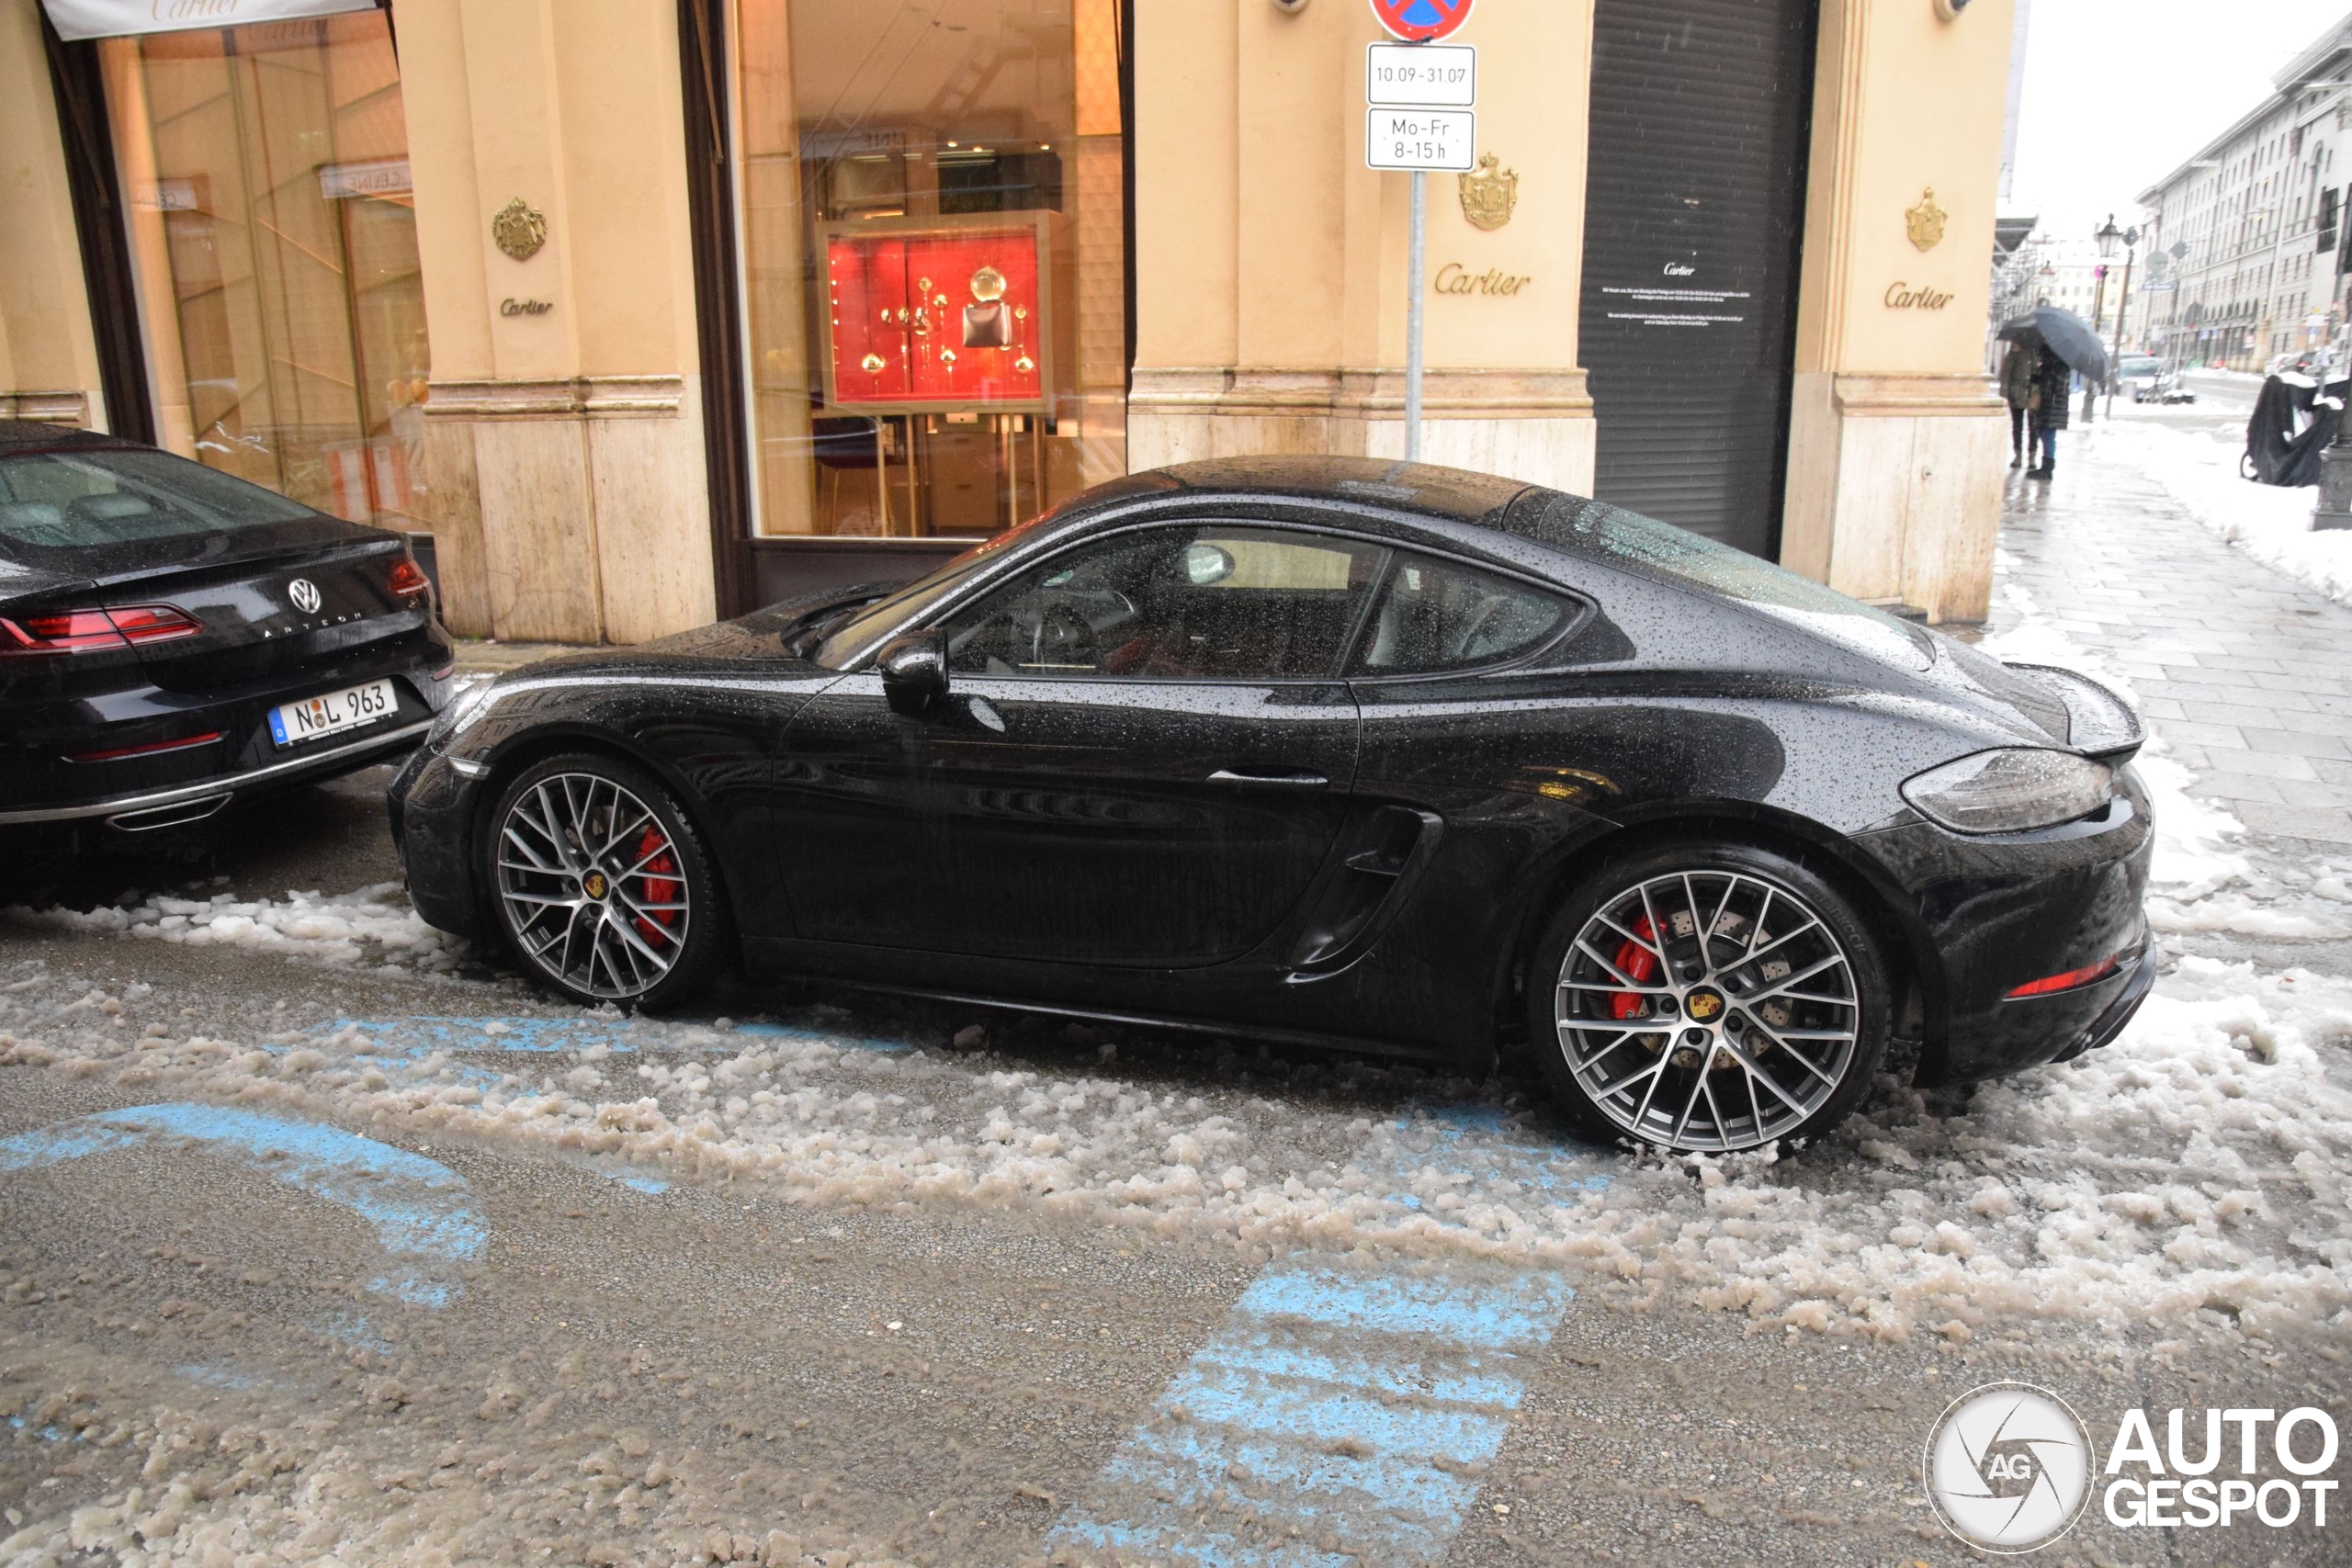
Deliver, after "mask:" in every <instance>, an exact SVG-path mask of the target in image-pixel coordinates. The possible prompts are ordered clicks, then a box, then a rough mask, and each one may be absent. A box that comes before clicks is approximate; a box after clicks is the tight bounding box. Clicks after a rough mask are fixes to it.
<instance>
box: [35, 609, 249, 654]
mask: <svg viewBox="0 0 2352 1568" xmlns="http://www.w3.org/2000/svg"><path fill="white" fill-rule="evenodd" d="M203 629H204V626H203V623H202V622H200V621H198V619H197V618H196V617H195V616H193V615H189V614H187V612H186V611H184V610H175V609H174V608H173V607H172V606H171V605H169V604H118V605H116V606H114V607H113V608H111V609H106V610H63V611H60V612H59V613H58V614H56V615H26V616H23V617H21V618H19V619H17V620H13V621H12V620H7V619H6V618H0V653H88V652H92V651H94V650H96V649H108V648H129V647H131V646H133V645H134V644H144V643H151V642H169V641H170V640H171V639H172V638H174V637H194V636H195V635H196V634H197V633H198V632H200V631H202V630H203Z"/></svg>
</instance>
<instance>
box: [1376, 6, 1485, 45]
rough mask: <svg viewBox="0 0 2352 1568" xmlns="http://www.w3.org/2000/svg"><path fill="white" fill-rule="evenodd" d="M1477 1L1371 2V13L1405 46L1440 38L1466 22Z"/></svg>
mask: <svg viewBox="0 0 2352 1568" xmlns="http://www.w3.org/2000/svg"><path fill="white" fill-rule="evenodd" d="M1476 3H1477V0H1372V14H1373V15H1374V16H1375V17H1379V18H1380V25H1381V26H1382V27H1384V28H1387V29H1388V30H1389V31H1390V32H1391V33H1393V34H1395V35H1396V36H1397V38H1400V39H1404V40H1405V41H1406V42H1407V43H1428V42H1430V40H1431V39H1442V38H1443V37H1445V36H1446V35H1447V34H1448V33H1450V32H1452V31H1453V29H1454V28H1458V27H1460V26H1461V25H1462V24H1463V23H1464V22H1466V21H1468V20H1469V19H1470V7H1471V6H1474V5H1476Z"/></svg>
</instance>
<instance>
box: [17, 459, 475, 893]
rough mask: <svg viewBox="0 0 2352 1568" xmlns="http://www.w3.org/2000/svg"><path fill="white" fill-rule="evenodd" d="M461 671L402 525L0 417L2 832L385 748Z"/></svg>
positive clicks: (412, 737)
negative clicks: (389, 526)
mask: <svg viewBox="0 0 2352 1568" xmlns="http://www.w3.org/2000/svg"><path fill="white" fill-rule="evenodd" d="M455 672H456V657H455V654H454V652H453V650H452V648H451V645H450V642H449V638H448V636H447V633H445V632H444V631H443V630H442V629H441V626H440V624H439V622H438V620H437V619H436V618H435V614H434V604H433V589H432V584H431V583H430V581H427V579H426V577H425V574H424V571H423V570H420V569H419V568H418V566H417V564H416V562H415V561H414V560H413V559H412V558H411V557H410V554H409V548H408V544H407V541H406V540H405V539H404V538H402V536H400V535H398V534H395V533H390V532H388V531H386V530H384V529H381V528H373V527H368V526H365V525H360V524H356V523H349V522H345V521H344V520H343V519H341V518H337V517H330V516H327V515H326V514H324V513H320V512H315V511H313V510H311V508H310V507H307V506H304V505H301V504H300V503H299V502H293V501H289V500H288V499H287V498H285V497H284V496H281V495H277V494H275V493H273V492H272V491H266V490H263V489H260V488H259V487H257V486H254V485H251V484H247V483H246V482H245V481H243V479H234V478H232V477H231V476H229V475H227V474H223V473H220V472H217V471H216V470H214V469H211V468H206V467H205V466H203V465H202V464H200V463H194V462H190V461H187V459H185V458H181V457H174V456H172V455H171V454H169V453H166V452H162V451H158V450H157V449H155V448H154V447H153V446H141V445H139V444H138V443H135V442H130V441H124V440H118V439H116V438H114V437H112V436H106V435H97V434H90V433H87V432H82V431H71V430H64V429H61V428H59V427H57V426H54V425H48V424H39V423H30V422H25V421H0V836H5V837H7V838H8V839H10V840H12V841H15V842H18V843H28V844H33V845H37V846H39V847H40V848H43V849H55V848H58V847H60V846H63V847H66V848H68V849H71V848H72V847H74V846H76V845H80V846H86V844H87V843H88V841H89V836H90V835H91V834H93V833H103V832H106V831H109V830H113V831H127V832H138V831H141V830H144V829H154V828H162V827H167V826H173V825H176V824H180V823H186V822H191V821H195V820H198V819H199V818H204V817H208V816H209V815H211V814H212V813H213V812H216V811H218V810H220V808H221V807H224V806H226V805H227V804H229V802H231V801H232V800H235V799H240V798H243V797H246V796H249V795H257V794H261V793H264V792H266V791H270V790H277V789H284V788H288V787H290V786H293V785H297V784H308V783H312V782H315V781H318V780H322V779H326V778H331V777H334V775H336V774H339V773H348V772H350V771H352V770H353V769H356V768H361V767H366V766H368V764H370V763H372V762H378V761H384V760H386V759H387V758H390V757H395V756H397V755H399V754H400V753H401V752H402V751H405V750H409V749H410V748H413V747H414V746H415V745H417V744H418V743H419V742H420V741H422V740H423V739H424V735H425V732H426V731H427V730H428V729H430V728H431V727H432V723H433V718H434V716H435V714H437V713H438V712H440V710H441V709H442V707H443V706H444V705H446V704H447V701H448V697H449V694H450V691H451V689H452V686H453V679H452V678H453V676H454V675H455Z"/></svg>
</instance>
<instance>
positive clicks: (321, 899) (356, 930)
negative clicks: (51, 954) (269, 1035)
mask: <svg viewBox="0 0 2352 1568" xmlns="http://www.w3.org/2000/svg"><path fill="white" fill-rule="evenodd" d="M4 912H5V913H6V914H7V915H8V916H10V917H11V918H13V919H17V920H19V921H23V922H25V923H28V924H34V925H46V926H50V927H52V928H56V929H60V930H64V931H88V932H98V933H110V934H113V935H117V936H134V937H151V938H154V939H156V940H159V941H163V942H182V943H185V944H187V946H190V947H206V946H225V947H246V948H252V949H254V950H255V951H257V952H262V953H283V954H286V955H288V956H289V957H297V958H307V959H311V960H313V961H315V962H318V963H322V964H363V963H371V964H381V965H382V966H384V967H386V968H392V969H410V970H417V971H421V972H424V973H428V974H432V973H441V972H446V971H448V970H451V969H454V968H456V967H457V965H458V959H459V958H460V957H461V956H462V954H463V953H464V952H465V943H464V942H463V941H462V940H461V939H459V938H458V937H454V936H452V935H450V934H449V933H448V932H447V931H435V929H434V928H433V927H431V926H428V925H426V924H425V923H424V919H422V918H421V917H420V916H418V914H417V913H416V911H415V910H413V909H412V908H409V905H408V898H407V896H406V894H404V893H403V892H402V891H401V885H400V884H399V883H397V882H378V883H371V884H369V885H368V886H365V887H361V888H357V889H355V890H354V891H352V892H349V893H337V894H334V895H332V896H329V895H322V894H320V893H316V892H310V893H300V892H296V891H295V890H293V889H291V888H288V890H287V894H286V897H285V898H284V899H283V900H282V901H281V900H279V899H276V898H261V899H254V900H245V899H239V898H231V897H214V898H174V897H165V896H162V895H158V896H156V897H150V898H147V899H145V900H143V901H142V902H141V903H138V904H136V905H133V906H130V907H129V908H111V907H103V906H102V907H100V908H96V909H90V910H74V909H28V908H22V907H21V906H19V907H17V908H11V909H8V910H6V911H4Z"/></svg>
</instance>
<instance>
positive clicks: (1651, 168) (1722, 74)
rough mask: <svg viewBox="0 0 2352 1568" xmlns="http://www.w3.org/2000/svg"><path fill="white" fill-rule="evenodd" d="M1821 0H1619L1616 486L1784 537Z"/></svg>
mask: <svg viewBox="0 0 2352 1568" xmlns="http://www.w3.org/2000/svg"><path fill="white" fill-rule="evenodd" d="M1818 10H1819V6H1818V0H1600V6H1599V8H1598V11H1597V13H1596V16H1595V18H1594V24H1593V33H1594V36H1593V68H1592V120H1591V140H1590V152H1589V157H1590V172H1589V183H1588V189H1589V195H1588V197H1587V205H1586V218H1585V235H1586V239H1585V258H1584V299H1583V319H1582V329H1581V344H1582V356H1583V359H1584V363H1585V367H1586V368H1587V369H1588V371H1589V373H1590V376H1591V389H1592V397H1593V401H1594V404H1595V407H1596V412H1597V413H1598V416H1599V419H1600V454H1599V468H1598V479H1597V483H1596V486H1595V488H1596V490H1597V491H1598V493H1599V494H1600V497H1601V499H1603V500H1606V501H1609V502H1614V503H1616V504H1617V505H1620V506H1624V507H1627V508H1629V509H1631V510H1633V511H1635V512H1642V513H1648V514H1650V515H1652V516H1655V517H1659V518H1663V519H1664V520H1666V521H1667V522H1669V523H1674V524H1677V525H1680V526H1682V527H1685V528H1690V529H1693V530H1695V531H1697V532H1699V533H1702V534H1705V535H1708V536H1711V537H1713V538H1717V539H1721V540H1723V541H1724V542H1725V543H1727V544H1732V545H1736V546H1738V547H1740V548H1742V549H1746V550H1749V551H1753V552H1755V553H1756V554H1758V555H1764V556H1770V555H1772V554H1774V553H1775V552H1776V551H1777V548H1778V547H1779V542H1780V516H1781V491H1782V486H1783V479H1784V474H1785V468H1786V464H1787V450H1788V426H1789V400H1790V375H1791V371H1792V366H1793V355H1794V349H1795V325H1796V321H1795V317H1796V310H1795V303H1796V289H1797V264H1798V255H1799V250H1800V243H1801V239H1802V226H1803V221H1804V174H1805V160H1806V141H1807V137H1808V134H1809V130H1810V121H1811V107H1812V97H1813V73H1814V43H1815V28H1816V18H1817V14H1818Z"/></svg>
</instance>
